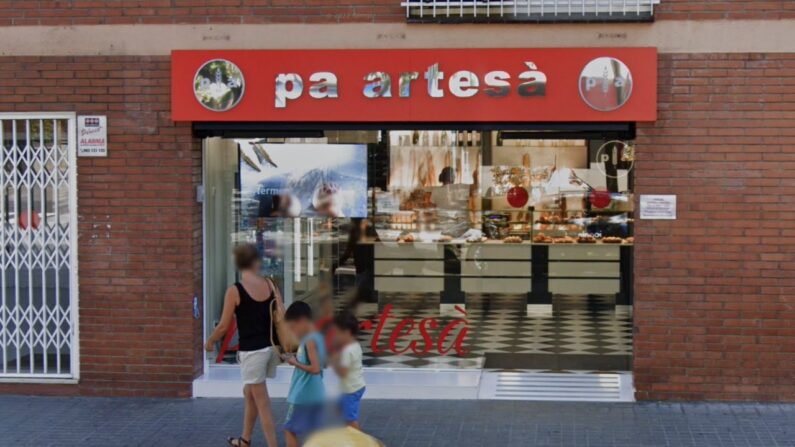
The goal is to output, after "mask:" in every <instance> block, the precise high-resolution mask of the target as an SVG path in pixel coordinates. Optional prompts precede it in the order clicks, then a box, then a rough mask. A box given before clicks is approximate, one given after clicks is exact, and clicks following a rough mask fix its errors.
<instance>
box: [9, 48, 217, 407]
mask: <svg viewBox="0 0 795 447" xmlns="http://www.w3.org/2000/svg"><path fill="white" fill-rule="evenodd" d="M169 67H170V62H169V58H168V57H146V58H141V57H77V58H73V57H47V58H38V57H14V58H10V57H0V111H3V112H9V111H74V112H77V113H85V114H91V113H95V114H107V116H108V120H109V122H110V126H109V135H108V139H109V141H110V150H109V156H108V157H107V158H97V159H90V158H79V159H78V169H77V172H78V191H79V192H78V216H79V217H78V221H79V229H78V231H79V238H78V244H79V251H78V259H79V277H80V279H79V281H80V305H79V315H80V367H81V371H80V375H81V380H80V385H79V386H70V385H64V386H53V387H44V388H42V387H41V386H36V385H0V392H36V393H41V392H48V393H49V392H52V393H80V394H102V395H136V396H145V395H152V396H163V395H169V396H190V394H191V388H190V384H191V381H192V380H193V378H194V377H195V376H196V375H197V374H199V373H200V372H201V368H202V351H201V338H202V332H201V331H202V327H201V321H200V320H194V319H193V316H192V297H193V296H194V295H195V294H196V295H199V297H201V290H202V282H201V247H202V240H201V207H200V205H199V204H197V203H196V188H195V187H196V185H197V184H199V183H200V182H201V150H200V145H199V142H198V141H197V140H196V139H194V138H193V136H192V134H191V128H190V125H189V124H175V123H174V122H172V121H171V119H170V112H169V110H170V107H171V105H170V102H169V101H170V78H169V76H170V68H169Z"/></svg>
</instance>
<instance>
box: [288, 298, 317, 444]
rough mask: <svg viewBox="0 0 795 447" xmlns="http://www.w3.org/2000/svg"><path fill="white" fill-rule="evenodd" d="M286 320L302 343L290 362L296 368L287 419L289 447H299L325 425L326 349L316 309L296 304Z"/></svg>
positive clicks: (299, 303)
mask: <svg viewBox="0 0 795 447" xmlns="http://www.w3.org/2000/svg"><path fill="white" fill-rule="evenodd" d="M284 319H285V321H286V322H287V324H288V325H289V327H290V330H292V331H293V333H295V335H296V336H297V337H298V338H299V339H300V340H301V343H300V345H299V347H298V352H297V353H296V355H295V357H290V358H288V359H287V363H289V364H291V365H293V366H295V371H294V372H293V377H292V380H291V381H290V391H289V393H288V395H287V403H288V404H289V405H290V406H289V408H288V409H287V420H286V421H285V423H284V432H285V433H284V435H285V436H284V437H285V440H286V441H287V447H298V445H299V441H298V439H299V438H300V437H303V436H306V435H308V434H310V433H311V432H313V431H315V430H317V429H318V428H320V426H321V425H322V424H323V405H324V401H325V389H324V387H323V368H324V367H325V364H326V347H325V344H324V340H323V335H322V334H320V333H319V332H317V331H316V330H315V326H314V324H313V323H312V308H311V307H309V305H308V304H306V303H305V302H303V301H296V302H294V303H293V304H291V305H290V307H288V308H287V311H286V312H285V314H284Z"/></svg>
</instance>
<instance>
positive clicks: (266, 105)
mask: <svg viewBox="0 0 795 447" xmlns="http://www.w3.org/2000/svg"><path fill="white" fill-rule="evenodd" d="M656 94H657V51H656V49H654V48H582V49H560V48H555V49H552V48H546V49H439V50H429V49H422V50H261V51H260V50H240V51H223V50H218V51H209V50H208V51H174V52H173V53H172V96H171V98H172V115H173V119H174V120H176V121H270V122H323V121H326V122H566V121H569V122H589V121H591V122H598V121H654V120H655V119H656V116H657V98H656Z"/></svg>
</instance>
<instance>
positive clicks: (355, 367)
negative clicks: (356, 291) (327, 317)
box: [334, 313, 365, 430]
mask: <svg viewBox="0 0 795 447" xmlns="http://www.w3.org/2000/svg"><path fill="white" fill-rule="evenodd" d="M334 328H335V329H336V332H337V336H336V339H337V340H336V341H337V343H338V345H339V346H341V351H340V354H339V357H338V358H337V360H336V361H335V362H334V370H335V372H336V373H337V375H339V376H340V386H341V387H342V396H341V397H340V403H339V406H340V412H341V413H342V417H343V418H344V419H345V423H346V424H347V425H348V426H349V427H353V428H355V429H357V430H361V427H360V425H359V404H360V402H361V400H362V396H364V391H365V383H364V374H363V373H362V347H361V345H359V340H357V338H356V334H357V333H358V332H359V322H358V321H357V320H356V316H354V315H353V314H351V313H341V314H339V315H337V316H336V317H335V318H334Z"/></svg>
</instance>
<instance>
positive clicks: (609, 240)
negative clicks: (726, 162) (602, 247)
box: [602, 236, 624, 244]
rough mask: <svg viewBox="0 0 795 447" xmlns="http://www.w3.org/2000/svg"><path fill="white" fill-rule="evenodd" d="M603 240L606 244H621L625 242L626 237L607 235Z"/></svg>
mask: <svg viewBox="0 0 795 447" xmlns="http://www.w3.org/2000/svg"><path fill="white" fill-rule="evenodd" d="M602 242H603V243H605V244H620V243H622V242H624V239H621V238H620V237H615V236H607V237H603V238H602Z"/></svg>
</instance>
